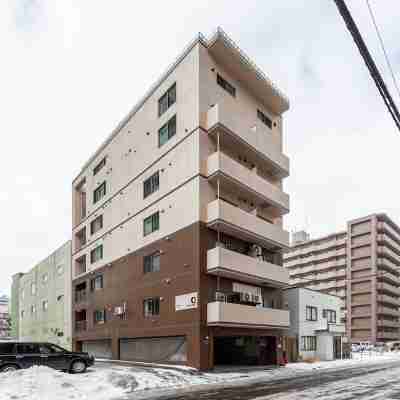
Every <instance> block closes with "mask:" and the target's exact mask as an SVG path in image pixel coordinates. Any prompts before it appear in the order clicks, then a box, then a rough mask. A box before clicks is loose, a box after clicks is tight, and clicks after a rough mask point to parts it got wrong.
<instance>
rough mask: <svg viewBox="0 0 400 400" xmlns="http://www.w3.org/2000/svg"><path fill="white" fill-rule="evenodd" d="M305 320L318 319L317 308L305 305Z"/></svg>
mask: <svg viewBox="0 0 400 400" xmlns="http://www.w3.org/2000/svg"><path fill="white" fill-rule="evenodd" d="M313 311H315V318H314V315H313ZM309 312H310V313H309ZM306 321H313V322H315V321H318V308H317V307H315V306H306Z"/></svg>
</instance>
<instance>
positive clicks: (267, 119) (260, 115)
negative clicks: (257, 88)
mask: <svg viewBox="0 0 400 400" xmlns="http://www.w3.org/2000/svg"><path fill="white" fill-rule="evenodd" d="M257 118H258V119H259V120H260V121H261V122H262V123H263V124H264V125H265V126H267V127H268V128H269V129H272V119H271V118H270V117H268V115H267V114H265V113H264V112H262V111H261V110H260V109H257Z"/></svg>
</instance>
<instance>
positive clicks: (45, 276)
mask: <svg viewBox="0 0 400 400" xmlns="http://www.w3.org/2000/svg"><path fill="white" fill-rule="evenodd" d="M48 280H49V274H47V273H46V274H43V276H42V282H43V285H45V284H46V283H47V281H48Z"/></svg>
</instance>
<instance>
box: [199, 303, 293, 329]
mask: <svg viewBox="0 0 400 400" xmlns="http://www.w3.org/2000/svg"><path fill="white" fill-rule="evenodd" d="M207 324H208V325H211V326H231V327H244V328H253V329H254V328H257V327H259V328H266V327H270V328H283V329H288V328H289V326H290V320H289V311H287V310H278V309H274V308H264V307H253V306H247V305H243V304H235V303H224V302H219V301H214V302H212V303H208V306H207Z"/></svg>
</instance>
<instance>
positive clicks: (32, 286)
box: [31, 282, 36, 295]
mask: <svg viewBox="0 0 400 400" xmlns="http://www.w3.org/2000/svg"><path fill="white" fill-rule="evenodd" d="M31 294H32V295H35V294H36V283H35V282H32V283H31Z"/></svg>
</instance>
